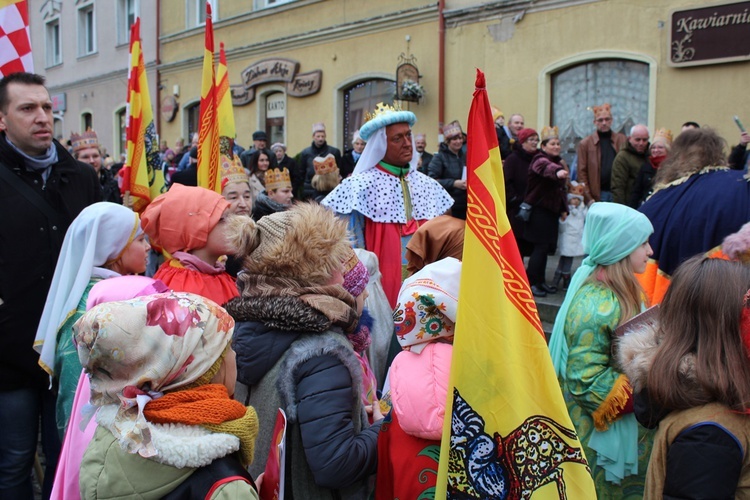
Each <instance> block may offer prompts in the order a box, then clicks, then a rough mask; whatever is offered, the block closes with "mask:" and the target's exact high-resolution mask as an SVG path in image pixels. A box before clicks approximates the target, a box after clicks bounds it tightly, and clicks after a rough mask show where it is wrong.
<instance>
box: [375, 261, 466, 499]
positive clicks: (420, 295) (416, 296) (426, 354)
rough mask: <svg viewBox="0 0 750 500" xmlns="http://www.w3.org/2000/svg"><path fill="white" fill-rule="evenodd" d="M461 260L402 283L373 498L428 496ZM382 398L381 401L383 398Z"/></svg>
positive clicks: (439, 431)
mask: <svg viewBox="0 0 750 500" xmlns="http://www.w3.org/2000/svg"><path fill="white" fill-rule="evenodd" d="M460 278H461V262H460V261H458V260H456V259H454V258H453V257H447V258H445V259H443V260H439V261H437V262H434V263H432V264H429V265H427V266H425V267H424V268H423V269H422V270H420V271H418V272H417V273H416V274H414V275H413V276H411V277H409V278H407V279H406V280H405V281H404V284H403V286H402V287H401V291H400V292H399V295H398V304H397V305H396V309H395V311H394V313H393V318H394V321H395V327H396V336H397V338H398V342H399V344H401V347H402V348H403V351H402V352H400V353H399V354H398V355H397V356H396V358H395V359H394V360H393V364H392V365H391V368H390V371H389V372H388V385H389V388H388V390H389V392H390V402H391V404H392V409H391V411H390V413H389V414H388V416H387V417H386V419H385V420H384V421H383V422H384V423H383V427H382V429H381V431H380V436H379V437H378V477H377V485H376V488H375V498H376V500H386V499H388V500H391V499H394V498H432V497H429V496H428V493H429V490H430V489H431V488H432V489H433V491H434V487H435V484H436V482H437V474H428V473H425V471H426V470H433V471H437V465H438V460H437V457H436V456H435V454H433V453H425V450H426V449H428V448H429V447H435V449H438V450H439V449H440V440H441V437H442V432H443V420H444V417H445V403H446V401H447V391H448V375H449V373H450V365H451V355H452V353H453V335H454V332H455V324H456V311H457V309H458V292H459V283H460ZM384 399H385V397H384Z"/></svg>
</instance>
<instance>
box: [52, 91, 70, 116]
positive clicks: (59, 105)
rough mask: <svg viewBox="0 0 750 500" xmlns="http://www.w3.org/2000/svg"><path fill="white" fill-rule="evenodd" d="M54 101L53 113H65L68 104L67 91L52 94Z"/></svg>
mask: <svg viewBox="0 0 750 500" xmlns="http://www.w3.org/2000/svg"><path fill="white" fill-rule="evenodd" d="M49 98H50V100H51V101H52V112H53V113H64V112H65V109H66V108H67V106H66V99H65V92H60V93H59V94H52V95H50V96H49Z"/></svg>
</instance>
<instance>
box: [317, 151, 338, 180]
mask: <svg viewBox="0 0 750 500" xmlns="http://www.w3.org/2000/svg"><path fill="white" fill-rule="evenodd" d="M313 167H314V168H315V175H325V174H330V173H331V172H335V171H336V170H338V168H339V167H338V165H336V158H334V157H333V155H332V154H331V153H328V154H327V155H326V156H324V157H320V156H317V157H315V158H314V159H313Z"/></svg>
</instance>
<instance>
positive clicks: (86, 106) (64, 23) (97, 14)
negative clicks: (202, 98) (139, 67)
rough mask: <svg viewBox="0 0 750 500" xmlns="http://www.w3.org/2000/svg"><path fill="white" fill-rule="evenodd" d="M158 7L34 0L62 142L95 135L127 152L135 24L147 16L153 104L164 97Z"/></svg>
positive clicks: (33, 22) (140, 1)
mask: <svg viewBox="0 0 750 500" xmlns="http://www.w3.org/2000/svg"><path fill="white" fill-rule="evenodd" d="M157 6H158V2H155V1H151V0H64V1H57V0H29V27H30V30H31V45H32V53H33V56H34V68H35V70H36V72H37V73H40V74H43V75H44V76H45V77H46V79H47V87H48V89H49V92H50V95H51V97H52V102H53V108H54V109H53V114H54V117H55V137H56V138H60V137H61V138H62V139H63V142H64V141H65V140H67V139H68V138H69V137H70V134H71V133H73V132H76V133H78V132H81V131H84V130H87V129H89V128H91V129H93V130H95V131H96V132H97V135H98V136H99V141H100V143H101V145H102V146H103V147H104V148H105V149H106V151H107V152H108V153H109V154H110V155H111V156H112V157H113V158H114V159H115V160H116V161H119V160H120V155H121V154H122V153H124V152H125V151H126V142H125V114H126V113H125V108H126V101H127V86H128V65H129V62H130V60H129V39H130V26H131V25H132V24H133V22H135V18H136V17H137V16H140V17H141V38H142V40H143V52H144V54H143V56H144V61H145V63H146V72H147V74H148V80H149V86H150V92H151V99H152V101H153V100H154V96H156V95H157V71H156V60H157V53H158V44H157V40H158V39H159V37H158V33H157V29H158V23H157V18H158V16H157Z"/></svg>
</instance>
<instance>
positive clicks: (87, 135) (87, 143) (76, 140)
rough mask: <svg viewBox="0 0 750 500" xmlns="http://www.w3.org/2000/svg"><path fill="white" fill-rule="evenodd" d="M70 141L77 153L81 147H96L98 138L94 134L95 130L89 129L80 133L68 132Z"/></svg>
mask: <svg viewBox="0 0 750 500" xmlns="http://www.w3.org/2000/svg"><path fill="white" fill-rule="evenodd" d="M70 143H71V144H72V146H73V152H74V153H77V152H78V151H81V150H83V149H88V148H98V147H99V138H98V137H97V136H96V132H94V131H93V130H91V129H89V130H87V131H86V132H84V133H82V134H80V135H79V134H76V133H75V132H74V133H72V134H70Z"/></svg>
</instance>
